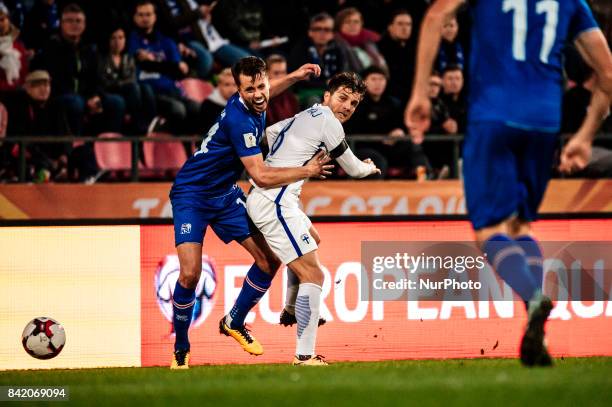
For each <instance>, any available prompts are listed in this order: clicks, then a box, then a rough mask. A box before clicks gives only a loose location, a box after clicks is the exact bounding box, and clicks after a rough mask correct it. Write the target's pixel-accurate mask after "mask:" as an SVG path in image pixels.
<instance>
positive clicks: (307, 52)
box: [288, 13, 354, 107]
mask: <svg viewBox="0 0 612 407" xmlns="http://www.w3.org/2000/svg"><path fill="white" fill-rule="evenodd" d="M350 54H351V52H350V49H349V48H348V47H347V46H346V45H345V44H344V41H343V43H342V44H340V43H338V42H337V41H336V39H335V38H334V19H333V18H332V16H330V15H329V14H327V13H320V14H317V15H315V16H314V17H312V18H311V19H310V26H309V28H308V37H307V38H304V39H303V40H301V41H299V42H298V43H297V44H295V46H294V47H293V49H292V51H291V53H290V55H289V60H288V64H289V70H294V69H297V68H299V67H300V66H302V65H303V64H307V63H311V64H317V65H319V66H320V67H321V75H320V76H319V77H311V78H310V79H309V80H307V81H301V82H299V83H298V84H296V88H297V89H299V90H298V97H299V99H300V104H301V105H302V106H304V107H308V106H311V105H312V104H314V103H317V102H320V101H321V94H322V93H323V90H324V89H325V85H326V83H327V81H328V80H329V79H330V78H331V77H332V76H334V75H335V74H337V73H339V72H342V71H347V70H351V69H352V68H354V67H352V68H351V66H350V64H349V59H350Z"/></svg>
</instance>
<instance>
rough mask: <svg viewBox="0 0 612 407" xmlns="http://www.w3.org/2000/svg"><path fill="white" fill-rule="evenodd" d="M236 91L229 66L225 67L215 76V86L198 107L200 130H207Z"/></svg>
mask: <svg viewBox="0 0 612 407" xmlns="http://www.w3.org/2000/svg"><path fill="white" fill-rule="evenodd" d="M236 92H238V87H237V86H236V82H235V81H234V76H233V75H232V69H231V68H225V69H223V70H222V71H221V73H220V74H219V76H218V77H217V87H216V88H215V90H213V91H212V93H211V94H210V95H209V96H208V97H207V98H206V100H205V101H204V102H202V106H201V108H200V130H201V132H207V131H208V129H210V127H211V126H212V125H213V124H215V122H216V121H217V118H218V117H219V114H220V113H221V112H222V111H223V109H225V105H226V104H227V101H228V100H229V98H231V97H232V95H233V94H234V93H236Z"/></svg>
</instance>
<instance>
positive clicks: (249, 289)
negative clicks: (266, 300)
mask: <svg viewBox="0 0 612 407" xmlns="http://www.w3.org/2000/svg"><path fill="white" fill-rule="evenodd" d="M272 278H274V277H273V276H271V275H269V274H268V273H265V272H263V271H262V270H261V269H260V268H259V267H257V264H255V263H253V265H252V266H251V268H250V269H249V271H248V273H247V275H246V277H245V278H244V283H242V289H241V290H240V294H238V298H237V299H236V302H235V303H234V306H233V307H232V309H231V311H230V313H229V320H228V321H226V322H228V323H229V326H230V328H232V329H237V328H240V327H241V326H243V325H244V319H245V318H246V316H247V314H248V313H249V311H250V310H251V309H252V308H253V307H254V306H255V304H257V303H258V302H259V300H260V299H261V297H263V296H264V294H265V293H266V291H267V290H268V288H270V284H272Z"/></svg>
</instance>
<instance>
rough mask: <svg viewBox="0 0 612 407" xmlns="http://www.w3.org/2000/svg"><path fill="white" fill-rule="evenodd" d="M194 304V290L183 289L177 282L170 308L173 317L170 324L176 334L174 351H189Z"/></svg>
mask: <svg viewBox="0 0 612 407" xmlns="http://www.w3.org/2000/svg"><path fill="white" fill-rule="evenodd" d="M194 304H195V290H191V289H187V288H185V287H183V286H182V285H181V284H180V283H179V282H178V280H177V282H176V286H175V288H174V295H173V296H172V308H173V310H174V315H173V317H172V323H173V324H174V332H175V333H176V341H175V342H174V350H175V351H177V350H189V336H188V332H189V326H190V325H191V317H192V315H193V305H194Z"/></svg>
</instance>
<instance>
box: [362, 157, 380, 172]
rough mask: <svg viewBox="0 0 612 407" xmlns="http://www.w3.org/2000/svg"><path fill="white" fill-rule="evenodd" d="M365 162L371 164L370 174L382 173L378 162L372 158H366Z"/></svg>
mask: <svg viewBox="0 0 612 407" xmlns="http://www.w3.org/2000/svg"><path fill="white" fill-rule="evenodd" d="M363 162H364V163H366V164H368V165H369V166H370V174H369V175H372V174H380V168H378V167H377V166H376V164H374V161H372V160H371V159H370V158H366V159H365V160H363Z"/></svg>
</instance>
